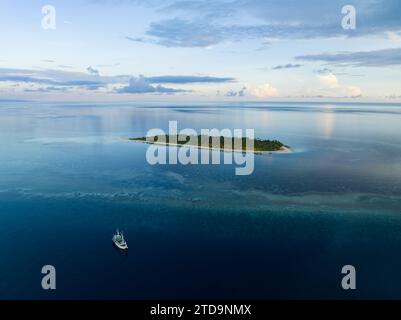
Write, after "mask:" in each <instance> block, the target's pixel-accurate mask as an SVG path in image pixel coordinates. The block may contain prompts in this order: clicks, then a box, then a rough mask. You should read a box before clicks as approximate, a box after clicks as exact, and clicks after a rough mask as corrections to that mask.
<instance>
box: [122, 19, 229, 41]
mask: <svg viewBox="0 0 401 320" xmlns="http://www.w3.org/2000/svg"><path fill="white" fill-rule="evenodd" d="M147 35H148V36H150V37H152V38H153V39H144V38H131V37H126V38H127V39H128V40H131V41H139V42H151V43H156V44H159V45H162V46H165V47H210V46H213V45H216V44H218V43H220V42H222V41H223V39H224V38H223V35H222V33H221V30H220V29H219V28H217V27H216V28H215V27H213V26H212V25H210V24H208V23H204V22H201V21H193V22H191V21H188V20H183V19H178V18H175V19H167V20H162V21H159V22H155V23H152V24H151V25H150V27H149V30H148V31H147Z"/></svg>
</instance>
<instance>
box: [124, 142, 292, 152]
mask: <svg viewBox="0 0 401 320" xmlns="http://www.w3.org/2000/svg"><path fill="white" fill-rule="evenodd" d="M128 141H131V142H140V143H145V144H156V145H160V146H166V147H168V146H172V147H180V148H182V147H187V148H196V149H206V150H214V151H220V152H236V153H253V154H260V155H262V154H273V153H292V152H293V151H292V150H291V149H290V148H287V147H282V148H281V149H280V150H276V151H255V150H240V149H228V150H225V149H222V148H210V147H204V146H194V145H182V144H178V143H163V142H149V141H142V140H134V139H128Z"/></svg>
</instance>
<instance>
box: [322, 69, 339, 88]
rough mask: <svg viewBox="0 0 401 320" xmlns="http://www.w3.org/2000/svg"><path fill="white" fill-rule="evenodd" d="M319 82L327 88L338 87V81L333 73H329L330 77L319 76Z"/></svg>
mask: <svg viewBox="0 0 401 320" xmlns="http://www.w3.org/2000/svg"><path fill="white" fill-rule="evenodd" d="M319 80H320V82H321V83H322V84H323V85H324V86H327V87H329V88H336V87H338V79H337V77H336V76H335V75H334V74H332V73H329V74H328V75H324V76H319Z"/></svg>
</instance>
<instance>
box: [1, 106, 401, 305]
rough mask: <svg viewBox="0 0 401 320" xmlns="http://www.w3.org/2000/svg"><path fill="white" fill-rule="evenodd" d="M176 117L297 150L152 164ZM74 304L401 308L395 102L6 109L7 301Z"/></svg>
mask: <svg viewBox="0 0 401 320" xmlns="http://www.w3.org/2000/svg"><path fill="white" fill-rule="evenodd" d="M170 120H176V121H178V126H179V129H183V128H194V129H196V130H200V129H202V128H218V129H223V128H229V129H235V128H243V129H246V128H252V129H255V135H256V136H257V137H259V138H269V139H273V138H274V139H279V140H280V141H282V142H284V143H285V144H287V145H289V146H291V147H292V149H293V151H294V152H293V153H291V154H273V155H259V156H256V157H255V171H254V173H253V174H252V175H250V176H236V175H235V173H234V169H235V166H234V165H232V166H231V165H220V166H219V165H203V166H201V165H198V166H191V165H190V166H183V165H171V166H169V165H166V166H151V165H149V164H148V163H147V161H146V158H145V154H146V150H147V146H146V145H144V144H140V143H132V142H128V141H127V137H137V136H143V135H145V134H146V132H147V131H148V130H149V129H152V128H162V129H167V127H168V121H170ZM116 228H120V229H123V230H124V232H125V236H126V238H127V241H128V245H129V252H128V254H124V253H122V252H120V251H118V250H117V249H115V248H114V247H113V246H112V242H111V237H112V235H113V232H114V231H115V229H116ZM44 265H53V266H55V268H56V270H57V289H56V290H55V291H44V290H43V289H42V288H41V279H42V276H43V275H42V274H41V268H42V266H44ZM344 265H353V266H355V268H356V271H357V290H355V291H344V290H343V289H342V288H341V279H342V277H343V275H342V274H341V269H342V267H343V266H344ZM67 298H73V299H95V298H100V299H132V298H133V299H148V298H163V299H173V298H184V299H192V298H201V299H214V298H230V299H237V298H238V299H248V298H256V299H267V298H275V299H283V298H295V299H306V298H322V299H323V298H344V299H345V298H347V299H359V298H398V299H399V298H401V106H400V105H395V104H393V105H390V104H383V105H381V104H306V103H303V104H301V103H243V104H228V103H227V104H223V103H220V104H211V103H209V104H176V105H175V104H169V105H167V104H166V105H162V104H150V103H147V104H139V103H133V104H128V103H120V104H106V103H104V104H85V103H82V104H60V103H58V104H52V103H46V104H43V103H29V102H1V103H0V299H67Z"/></svg>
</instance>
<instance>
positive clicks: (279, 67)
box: [272, 63, 302, 70]
mask: <svg viewBox="0 0 401 320" xmlns="http://www.w3.org/2000/svg"><path fill="white" fill-rule="evenodd" d="M300 67H302V64H292V63H287V64H285V65H279V66H275V67H273V68H272V69H273V70H281V69H296V68H300Z"/></svg>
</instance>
